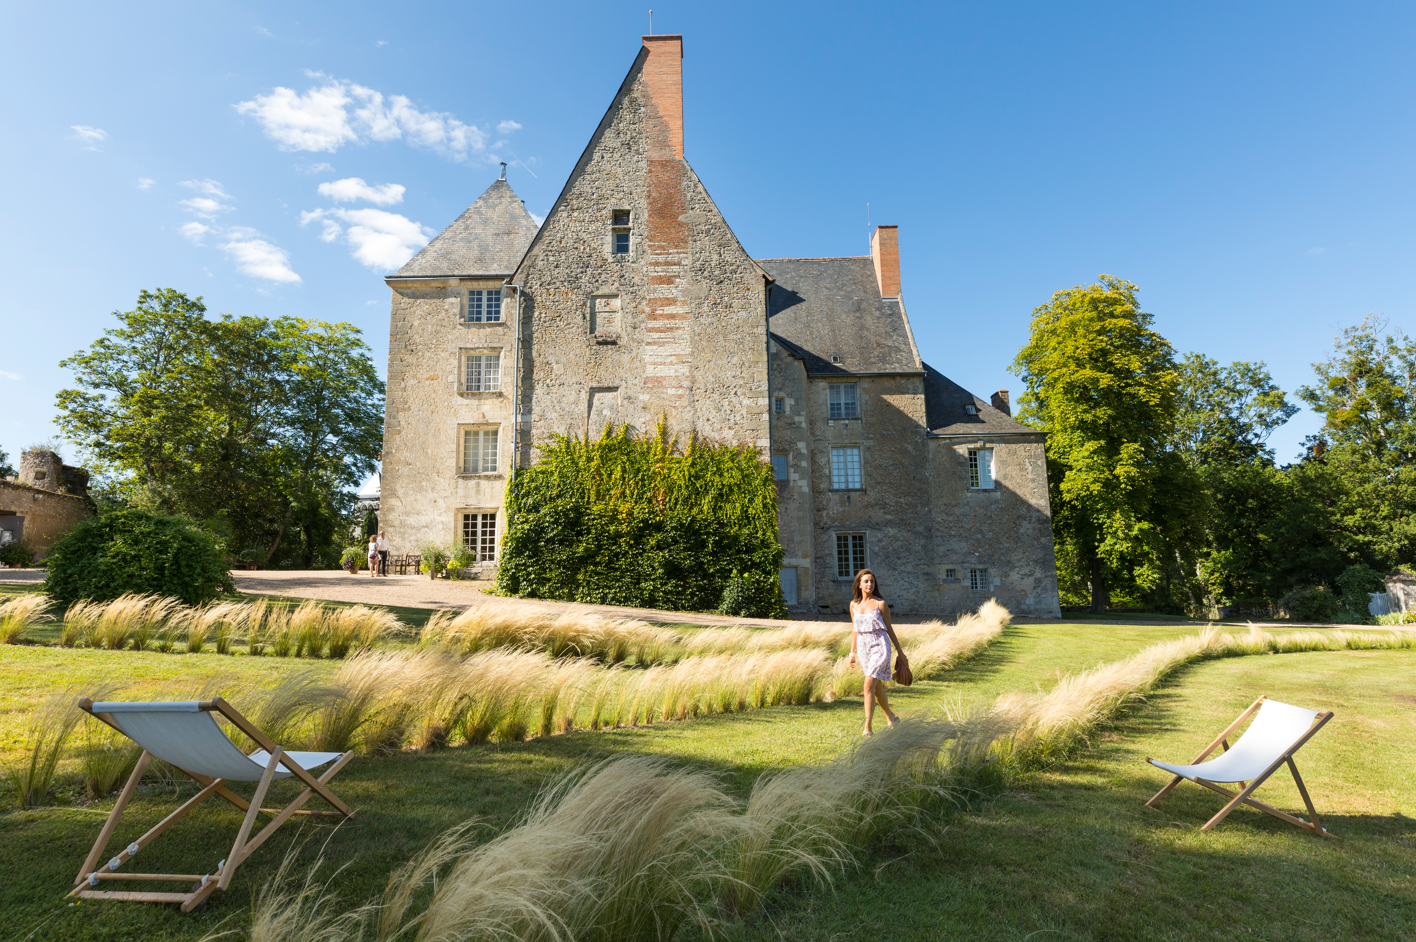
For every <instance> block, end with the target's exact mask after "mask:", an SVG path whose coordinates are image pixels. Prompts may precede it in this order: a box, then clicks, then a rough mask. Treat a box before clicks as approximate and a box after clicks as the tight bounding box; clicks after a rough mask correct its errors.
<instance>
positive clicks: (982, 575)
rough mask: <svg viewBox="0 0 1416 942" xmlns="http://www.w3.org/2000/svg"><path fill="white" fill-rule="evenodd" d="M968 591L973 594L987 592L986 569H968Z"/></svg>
mask: <svg viewBox="0 0 1416 942" xmlns="http://www.w3.org/2000/svg"><path fill="white" fill-rule="evenodd" d="M969 589H970V591H973V592H987V591H988V570H987V569H970V570H969Z"/></svg>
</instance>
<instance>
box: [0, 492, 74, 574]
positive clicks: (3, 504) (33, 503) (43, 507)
mask: <svg viewBox="0 0 1416 942" xmlns="http://www.w3.org/2000/svg"><path fill="white" fill-rule="evenodd" d="M92 514H93V510H92V508H91V507H90V505H89V502H88V501H86V500H84V499H83V498H82V497H76V496H74V495H72V494H59V493H56V492H54V491H51V490H45V489H43V488H38V487H31V486H30V485H28V484H19V483H17V482H15V481H0V530H8V531H10V532H11V533H15V534H17V535H18V536H21V537H23V538H24V539H26V540H28V541H29V545H30V549H32V550H34V553H35V557H36V559H43V558H44V557H45V556H46V555H48V553H49V548H50V547H51V546H53V545H54V543H55V542H56V541H57V540H58V539H59V538H60V537H62V536H64V534H66V533H68V532H69V531H70V530H72V529H73V528H74V526H75V525H77V524H78V523H79V521H81V520H84V519H85V518H87V517H89V516H92Z"/></svg>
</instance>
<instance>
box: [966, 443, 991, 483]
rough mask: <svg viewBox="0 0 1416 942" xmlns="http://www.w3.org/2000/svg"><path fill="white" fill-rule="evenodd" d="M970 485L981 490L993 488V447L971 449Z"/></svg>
mask: <svg viewBox="0 0 1416 942" xmlns="http://www.w3.org/2000/svg"><path fill="white" fill-rule="evenodd" d="M969 487H970V488H974V489H976V490H980V491H988V490H992V489H993V449H992V448H970V449H969Z"/></svg>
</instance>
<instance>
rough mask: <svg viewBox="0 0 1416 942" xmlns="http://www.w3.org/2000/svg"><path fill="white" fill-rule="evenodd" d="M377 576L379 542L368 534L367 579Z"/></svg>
mask: <svg viewBox="0 0 1416 942" xmlns="http://www.w3.org/2000/svg"><path fill="white" fill-rule="evenodd" d="M378 574H379V540H378V537H376V536H374V535H373V534H372V533H370V534H369V578H370V579H372V578H374V577H375V576H377V575H378Z"/></svg>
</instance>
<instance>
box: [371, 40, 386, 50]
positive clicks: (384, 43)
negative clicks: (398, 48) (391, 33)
mask: <svg viewBox="0 0 1416 942" xmlns="http://www.w3.org/2000/svg"><path fill="white" fill-rule="evenodd" d="M387 45H388V40H387V39H379V40H375V42H374V48H375V49H377V48H378V47H379V46H387Z"/></svg>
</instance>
